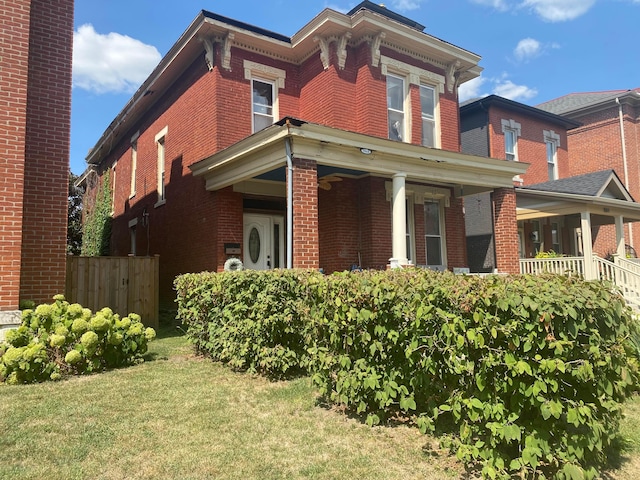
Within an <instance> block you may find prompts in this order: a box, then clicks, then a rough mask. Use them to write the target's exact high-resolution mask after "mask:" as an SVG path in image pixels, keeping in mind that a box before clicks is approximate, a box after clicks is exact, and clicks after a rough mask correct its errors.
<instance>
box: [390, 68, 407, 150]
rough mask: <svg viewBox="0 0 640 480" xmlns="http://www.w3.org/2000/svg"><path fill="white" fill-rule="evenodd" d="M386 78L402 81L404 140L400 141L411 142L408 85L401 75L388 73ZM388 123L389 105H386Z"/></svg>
mask: <svg viewBox="0 0 640 480" xmlns="http://www.w3.org/2000/svg"><path fill="white" fill-rule="evenodd" d="M387 77H394V78H397V79H399V80H402V88H403V90H404V92H403V93H404V96H403V99H402V120H403V129H402V134H403V135H404V138H402V139H401V140H400V141H401V142H405V143H408V142H411V115H410V112H411V102H410V101H409V84H408V82H407V79H406V78H405V77H404V76H402V75H396V74H393V73H389V74H387ZM386 87H387V95H388V91H389V90H388V89H389V82H387V85H386ZM388 122H389V105H387V123H388ZM387 129H389V126H388V125H387Z"/></svg>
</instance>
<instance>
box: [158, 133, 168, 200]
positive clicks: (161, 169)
mask: <svg viewBox="0 0 640 480" xmlns="http://www.w3.org/2000/svg"><path fill="white" fill-rule="evenodd" d="M167 130H168V129H167V127H164V128H163V129H162V130H161V131H160V133H158V134H157V135H156V147H157V151H158V157H157V158H158V160H157V174H158V178H157V181H158V187H157V189H158V201H157V202H156V204H155V206H156V207H158V206H160V205H163V204H164V203H165V202H166V196H165V157H166V146H165V140H166V137H167Z"/></svg>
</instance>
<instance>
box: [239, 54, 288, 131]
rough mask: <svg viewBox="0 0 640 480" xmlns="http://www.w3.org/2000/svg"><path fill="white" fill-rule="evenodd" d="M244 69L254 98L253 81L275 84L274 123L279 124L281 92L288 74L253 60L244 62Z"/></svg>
mask: <svg viewBox="0 0 640 480" xmlns="http://www.w3.org/2000/svg"><path fill="white" fill-rule="evenodd" d="M243 67H244V78H245V80H249V85H250V86H251V89H252V92H251V93H252V97H253V80H258V81H260V82H265V83H271V84H273V121H274V122H277V121H278V120H280V108H279V103H280V102H279V100H278V97H279V96H280V95H279V90H280V89H283V88H284V87H285V80H286V78H287V72H286V71H285V70H282V69H280V68H276V67H271V66H269V65H264V64H262V63H257V62H252V61H251V60H244V62H243ZM251 131H252V132H255V125H254V124H253V98H252V99H251Z"/></svg>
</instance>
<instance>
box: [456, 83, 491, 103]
mask: <svg viewBox="0 0 640 480" xmlns="http://www.w3.org/2000/svg"><path fill="white" fill-rule="evenodd" d="M485 82H486V79H485V78H483V77H476V78H474V79H473V80H469V81H468V82H465V83H463V84H462V85H460V88H459V89H458V99H459V100H460V102H465V101H467V100H471V99H472V98H478V97H486V96H487V94H486V93H485V94H482V93H480V89H481V88H482V85H484V83H485Z"/></svg>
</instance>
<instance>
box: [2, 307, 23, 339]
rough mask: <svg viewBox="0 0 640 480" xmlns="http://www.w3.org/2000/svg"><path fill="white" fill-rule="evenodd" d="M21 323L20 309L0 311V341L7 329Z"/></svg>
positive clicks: (16, 326)
mask: <svg viewBox="0 0 640 480" xmlns="http://www.w3.org/2000/svg"><path fill="white" fill-rule="evenodd" d="M21 323H22V312H21V311H20V310H15V311H8V312H0V342H1V341H3V340H4V336H5V334H6V333H7V331H8V330H10V329H12V328H18V327H19V326H20V324H21Z"/></svg>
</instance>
